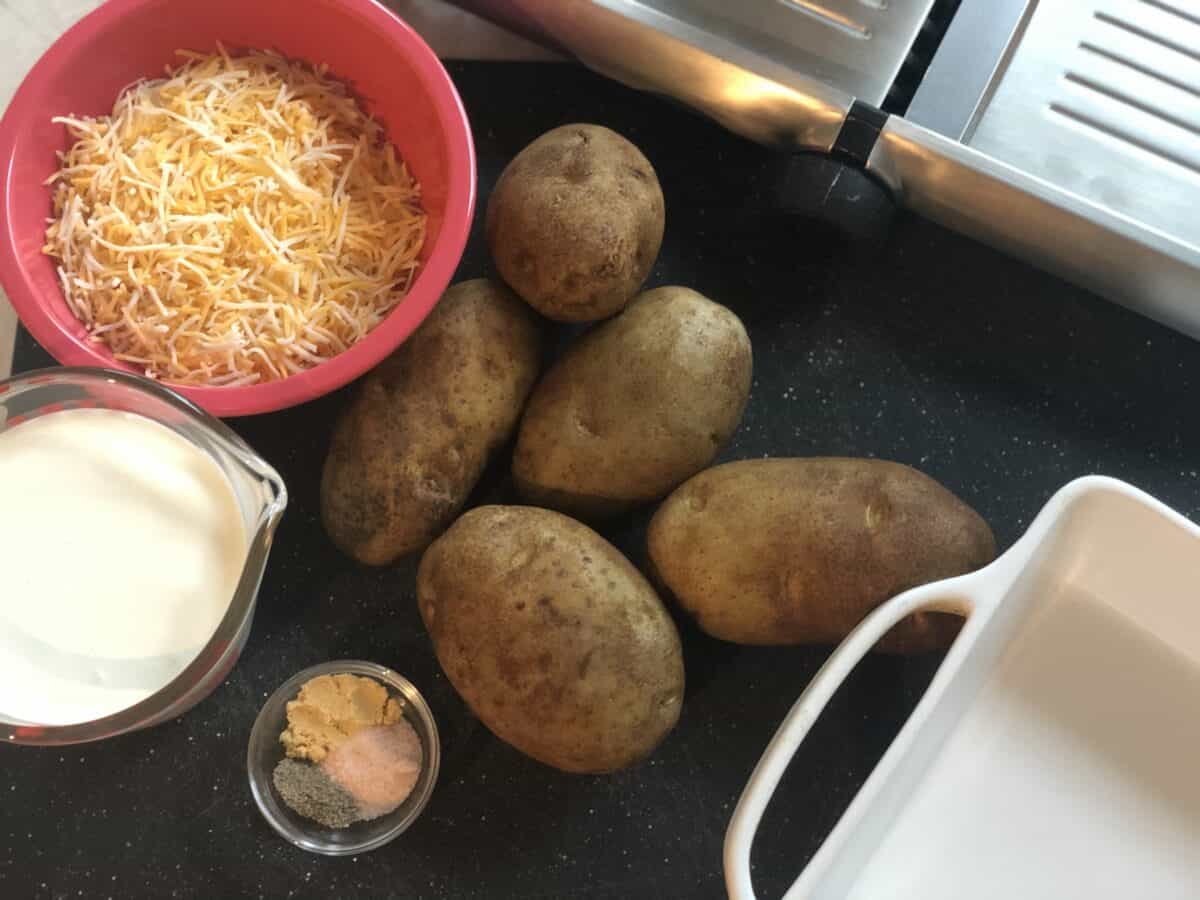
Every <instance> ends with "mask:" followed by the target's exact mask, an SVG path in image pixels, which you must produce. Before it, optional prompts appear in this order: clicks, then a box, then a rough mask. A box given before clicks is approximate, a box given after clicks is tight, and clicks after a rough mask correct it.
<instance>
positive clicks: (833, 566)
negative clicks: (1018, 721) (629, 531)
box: [647, 458, 995, 652]
mask: <svg viewBox="0 0 1200 900" xmlns="http://www.w3.org/2000/svg"><path fill="white" fill-rule="evenodd" d="M647 543H648V548H649V553H650V559H651V563H652V566H653V568H654V571H655V574H656V576H657V577H658V578H660V579H661V580H662V582H663V583H664V584H665V585H666V586H667V587H668V588H669V589H670V591H671V592H672V593H673V594H674V595H675V597H676V599H677V600H678V602H679V603H680V604H681V605H682V606H683V607H684V608H685V609H686V610H687V611H688V612H689V613H691V614H692V615H693V616H695V618H696V620H697V622H698V624H699V625H700V627H701V628H702V629H703V630H704V631H706V632H708V633H709V634H711V635H713V636H714V637H717V638H721V639H722V640H726V641H734V642H736V643H740V644H812V643H816V644H825V643H835V642H837V641H840V640H841V639H842V638H844V637H845V636H846V635H847V634H848V633H849V632H850V630H851V629H853V628H854V627H855V626H856V625H857V624H858V623H859V622H860V621H861V620H862V619H863V617H864V616H866V615H867V613H869V612H870V611H871V610H872V609H874V608H875V607H876V606H878V605H879V604H880V603H883V602H884V601H885V600H887V599H889V598H890V597H892V596H894V595H896V594H898V593H900V592H901V591H904V590H907V589H908V588H911V587H915V586H917V585H920V584H925V583H928V582H931V581H936V580H939V579H942V578H949V577H951V576H953V575H961V574H963V573H965V572H970V571H973V570H974V569H977V568H980V567H982V566H984V565H986V564H987V563H989V562H991V560H992V559H993V558H994V557H995V541H994V539H993V537H992V532H991V529H990V528H988V526H987V523H986V522H984V521H983V519H982V518H980V517H979V515H978V514H977V513H976V512H975V511H974V510H972V509H971V508H970V507H968V506H967V505H966V504H964V503H963V502H962V501H961V500H959V499H958V498H957V497H955V496H954V495H953V494H952V493H950V491H948V490H946V488H944V487H942V486H941V485H940V484H938V483H937V482H936V481H934V480H933V479H932V478H929V477H928V476H926V475H923V474H922V473H920V472H918V471H917V470H915V469H912V468H909V467H908V466H904V465H901V464H899V463H894V462H885V461H882V460H871V459H839V458H809V459H763V460H746V461H743V462H734V463H728V464H726V465H723V466H717V467H715V468H713V469H709V470H707V471H705V472H702V473H700V474H699V475H697V476H696V477H695V478H692V479H691V480H689V481H688V482H686V483H685V484H683V485H682V486H681V487H680V488H679V489H678V490H677V491H675V492H674V493H673V494H672V495H671V496H670V497H668V498H667V499H666V501H664V502H663V504H662V506H661V507H660V508H659V510H658V512H657V513H656V514H655V516H654V518H653V520H652V521H651V523H650V527H649V530H648V532H647ZM960 623H961V620H960V619H958V618H957V617H955V616H950V615H945V614H939V613H918V614H917V615H914V616H910V617H909V618H907V619H905V620H904V621H903V622H901V623H900V624H898V625H897V626H896V627H895V628H894V629H892V631H891V632H889V634H888V635H887V637H886V638H885V639H884V640H883V641H882V642H881V644H880V649H882V650H888V651H892V652H921V651H925V650H931V649H937V648H941V647H944V646H947V645H948V644H949V643H950V642H951V641H952V640H953V638H954V635H955V634H956V633H957V630H958V626H959V624H960Z"/></svg>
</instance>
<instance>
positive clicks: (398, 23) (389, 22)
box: [0, 0, 476, 417]
mask: <svg viewBox="0 0 1200 900" xmlns="http://www.w3.org/2000/svg"><path fill="white" fill-rule="evenodd" d="M161 2H162V0H108V2H106V3H104V4H103V5H102V6H100V7H99V8H98V9H96V10H95V11H93V12H91V13H89V14H88V15H87V16H85V17H84V18H82V19H80V20H79V21H78V22H77V23H76V24H75V25H73V26H72V27H71V28H70V29H68V30H67V31H66V32H65V33H64V34H63V35H62V37H60V38H59V39H58V40H57V41H55V42H54V44H53V45H51V47H50V49H48V50H47V51H46V52H45V53H44V54H42V56H41V58H40V59H38V61H37V62H36V63H35V64H34V66H33V68H32V69H30V70H29V72H28V73H27V74H26V76H25V78H24V80H23V81H22V82H21V85H20V87H18V88H17V92H16V93H15V94H14V95H13V98H12V101H11V102H10V103H9V106H8V110H7V111H6V112H5V113H4V116H3V117H2V118H0V153H2V154H3V158H2V159H0V282H2V283H3V285H4V287H5V289H6V292H7V294H8V298H9V300H10V301H11V302H12V305H13V308H14V309H15V310H16V311H17V315H18V316H19V317H20V319H21V323H22V324H23V325H24V326H25V327H26V328H27V329H28V330H29V333H30V334H32V335H33V337H34V339H35V340H36V341H37V342H38V343H39V344H41V345H42V347H44V348H45V349H46V350H47V351H48V352H49V353H50V355H51V356H53V357H54V358H55V359H56V360H57V361H58V362H59V363H60V364H62V365H66V366H103V367H105V368H110V369H111V368H116V369H121V370H124V371H130V372H135V373H136V374H139V375H140V374H143V373H141V372H139V371H138V370H137V369H136V368H134V367H131V366H127V365H125V364H124V363H120V362H117V361H116V360H114V359H113V358H112V357H111V356H110V355H107V354H106V353H104V352H103V351H100V350H96V349H92V348H91V347H89V346H87V345H86V344H84V343H82V342H81V339H80V338H79V337H76V336H75V335H72V334H69V333H67V332H66V331H65V330H64V329H63V327H62V326H61V325H60V324H59V323H58V322H57V321H56V320H55V319H54V318H53V317H52V316H50V314H49V313H48V312H47V311H46V308H45V306H44V303H43V301H42V300H41V299H40V298H39V295H38V293H37V291H35V290H34V289H33V287H32V286H31V285H30V283H29V280H28V279H27V278H26V276H25V271H24V267H23V266H22V264H21V261H20V259H19V258H18V256H17V254H16V252H15V250H14V247H15V245H16V238H15V235H14V234H13V232H12V224H11V221H10V219H9V217H8V216H7V215H3V213H4V212H5V211H7V209H8V206H9V202H10V200H9V188H10V184H11V180H12V165H13V156H12V152H11V148H12V147H13V143H14V141H15V138H16V134H17V132H18V131H19V130H20V129H21V127H22V123H23V122H25V121H27V120H28V118H29V116H31V115H42V114H44V113H45V111H44V110H41V109H31V108H29V107H31V106H36V105H37V104H36V101H35V97H34V91H35V86H36V84H37V83H38V82H39V81H40V79H41V77H42V76H43V74H44V73H45V72H46V71H47V70H49V69H52V68H54V67H56V66H58V65H60V64H62V63H63V62H64V61H65V60H68V59H70V58H71V56H72V54H74V53H75V52H76V50H77V49H78V45H79V44H81V43H83V42H84V41H85V40H86V39H87V38H89V37H90V36H91V34H92V33H94V32H95V31H98V30H100V29H101V28H103V27H105V26H108V25H110V24H113V23H115V22H117V21H118V20H120V19H121V18H122V17H123V16H125V15H126V14H128V13H129V12H131V11H133V10H135V9H138V8H139V7H142V6H148V5H152V4H156V3H161ZM338 2H339V4H340V5H341V6H343V7H345V8H346V9H347V11H349V12H352V13H355V14H357V15H360V16H361V17H363V18H364V19H365V20H366V23H367V25H368V26H369V27H374V28H377V29H379V30H381V31H383V32H385V33H386V34H388V35H389V36H390V37H391V38H393V39H394V40H395V41H396V42H397V44H398V45H399V46H398V48H397V51H398V52H400V53H403V54H405V55H406V57H407V58H408V60H409V62H410V63H411V64H412V65H413V68H414V69H415V70H416V72H417V74H418V77H419V79H420V81H421V83H422V85H423V87H424V89H425V90H426V91H427V92H428V94H429V97H430V99H431V100H432V102H433V105H434V107H435V109H436V110H437V114H438V117H439V118H440V119H441V120H442V121H443V123H444V124H445V127H446V131H447V133H448V135H449V137H450V140H449V148H448V152H447V171H448V173H449V174H448V179H447V185H446V208H445V214H444V216H443V222H442V227H441V231H440V232H439V234H438V237H437V241H436V243H435V244H434V247H433V250H432V252H431V253H430V255H429V258H428V259H427V260H426V261H425V263H424V265H422V267H421V270H420V272H419V273H418V275H417V280H416V282H415V283H414V284H413V287H412V288H411V289H410V290H409V292H408V295H407V296H405V298H404V299H403V300H402V301H401V302H400V304H399V305H398V306H397V307H396V309H395V310H393V311H392V312H391V313H390V314H389V315H388V317H387V318H386V319H384V321H382V322H381V323H379V325H377V326H375V328H374V329H373V330H372V331H371V332H370V334H368V335H367V336H366V337H365V338H363V339H362V340H361V341H359V342H358V343H356V344H354V345H353V346H351V347H349V348H348V349H346V350H344V351H343V352H341V353H339V354H338V355H337V356H334V357H331V358H330V359H329V360H328V361H326V362H323V363H321V364H320V365H318V366H315V367H314V368H312V369H307V370H305V371H304V372H301V373H299V374H296V375H289V376H288V377H287V378H284V379H282V380H280V381H272V382H268V383H266V384H255V385H245V386H238V387H205V386H191V385H182V384H174V383H172V382H169V381H165V380H164V381H160V382H159V383H160V384H162V385H164V386H165V387H168V388H170V389H171V390H173V391H175V392H177V393H179V394H181V395H182V396H184V397H186V398H187V399H189V400H191V401H192V402H193V403H195V404H196V405H198V406H200V407H202V408H203V409H204V410H206V411H207V412H209V413H211V414H212V415H215V416H220V417H226V416H245V415H257V414H259V413H267V412H273V411H275V410H280V409H286V408H288V407H290V406H296V405H298V404H301V403H306V402H308V401H310V400H315V399H316V398H318V397H321V396H323V395H325V394H328V393H330V392H331V391H334V390H336V389H337V388H340V387H342V386H343V385H345V384H348V383H349V382H351V381H353V380H354V379H355V378H358V377H359V376H360V375H363V374H365V373H366V372H368V371H369V370H371V369H373V368H374V367H375V366H377V365H378V364H379V363H380V362H382V361H383V360H384V358H385V357H386V356H388V354H390V353H391V352H392V351H393V350H395V349H396V348H397V347H398V346H400V344H402V343H403V342H404V341H405V340H406V339H407V338H408V336H409V335H410V334H412V332H413V331H415V330H416V328H417V326H418V325H420V324H421V322H422V321H424V319H425V317H426V316H427V315H428V314H429V312H430V311H431V310H432V309H433V307H434V306H435V305H436V304H437V301H438V300H439V299H440V298H441V295H442V292H443V291H445V289H446V287H447V286H448V285H449V284H450V280H451V279H452V278H453V277H454V272H455V270H456V269H457V268H458V264H459V262H460V260H461V259H462V254H463V251H464V250H465V248H466V245H467V238H468V236H469V234H470V231H471V222H472V219H473V217H474V213H475V191H476V172H475V143H474V140H473V138H472V135H471V125H470V121H469V120H468V118H467V112H466V109H465V108H464V107H463V104H462V99H461V98H460V97H459V95H458V91H457V89H456V88H455V87H454V82H453V81H451V79H450V75H449V73H448V72H447V71H446V69H445V67H444V66H443V65H442V63H441V61H440V60H439V59H438V58H437V55H436V54H435V53H434V52H433V50H432V48H430V46H429V45H428V44H426V43H425V41H424V39H423V38H422V37H421V36H420V35H419V34H417V32H416V31H414V30H413V28H412V27H411V26H410V25H409V24H408V23H406V22H405V21H404V20H402V19H401V18H400V17H399V16H397V15H396V14H395V13H393V12H392V11H391V10H389V9H387V8H386V7H384V6H382V5H380V4H379V3H378V2H376V0H338ZM82 340H86V338H84V339H82Z"/></svg>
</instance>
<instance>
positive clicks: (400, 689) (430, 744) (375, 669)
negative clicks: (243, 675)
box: [246, 659, 441, 856]
mask: <svg viewBox="0 0 1200 900" xmlns="http://www.w3.org/2000/svg"><path fill="white" fill-rule="evenodd" d="M341 674H349V675H364V676H366V677H368V678H374V679H375V680H376V681H378V682H380V683H381V684H383V685H384V686H385V687H387V689H388V690H389V691H390V692H391V693H392V694H393V695H394V696H395V697H396V698H397V699H398V700H400V701H401V704H402V707H403V713H404V718H405V719H407V720H408V723H409V724H410V725H412V727H413V729H414V730H415V731H416V732H417V736H418V737H419V738H420V739H421V751H422V756H423V759H422V763H421V774H420V775H419V776H417V783H416V785H415V786H414V787H413V790H412V793H411V794H409V795H408V798H407V799H406V800H405V801H404V802H403V803H401V804H400V806H399V807H397V808H396V809H395V810H393V811H392V812H390V813H388V814H387V815H384V816H380V817H379V818H377V819H372V820H371V821H369V822H355V823H354V824H353V825H351V826H350V827H349V828H326V827H325V826H324V825H320V824H318V823H317V822H314V821H312V820H311V819H307V818H305V817H304V816H301V815H299V814H298V813H296V812H293V811H292V809H291V807H289V806H288V805H287V804H286V803H284V802H283V800H282V798H280V796H279V792H278V791H277V790H276V789H275V784H274V781H273V780H272V777H271V776H272V774H273V773H274V771H275V766H276V765H278V764H279V761H280V760H281V759H283V756H284V753H283V746H282V745H281V744H280V743H279V734H280V732H282V731H283V730H284V728H285V727H286V726H287V705H288V703H289V702H290V701H292V700H295V699H296V695H297V694H299V693H300V688H301V687H302V686H303V685H304V684H305V682H307V681H309V680H310V679H312V678H316V677H317V676H318V675H341ZM440 765H441V745H440V743H439V741H438V730H437V723H435V722H434V721H433V713H432V712H430V710H429V704H427V703H426V702H425V698H424V697H422V696H421V692H420V691H418V690H417V689H416V688H415V687H414V686H413V684H412V682H410V681H409V680H408V679H407V678H404V677H402V676H400V675H397V674H396V673H395V672H393V671H392V670H391V669H388V668H385V667H383V666H380V665H376V664H375V663H370V662H363V661H361V660H354V659H339V660H334V661H332V662H327V663H322V664H321V665H319V666H313V667H312V668H309V669H305V670H304V671H303V672H298V673H297V674H295V675H293V676H292V677H291V678H289V679H288V680H287V681H285V682H284V683H283V684H282V685H280V687H279V689H278V690H277V691H275V693H274V694H272V695H271V697H270V699H268V700H267V702H266V704H265V705H264V706H263V708H262V710H261V711H260V712H259V714H258V718H257V719H255V720H254V728H253V730H251V732H250V746H249V749H248V750H247V753H246V772H247V774H248V775H249V778H250V793H252V794H253V795H254V802H255V803H257V804H258V809H259V811H260V812H261V813H262V814H263V818H265V819H266V820H267V822H268V824H270V826H271V827H272V828H274V829H275V830H276V831H277V832H279V833H280V834H281V835H283V837H285V838H287V840H289V841H291V842H292V843H293V844H295V845H296V846H297V847H300V848H301V849H303V850H308V851H310V852H312V853H321V854H324V855H325V856H353V855H355V854H358V853H366V852H367V851H368V850H374V849H375V848H376V847H382V846H383V845H384V844H386V843H388V842H389V841H391V840H392V839H394V838H395V837H396V836H397V835H399V834H400V833H402V832H403V831H405V830H406V829H407V828H408V827H409V826H410V825H412V823H413V822H415V821H416V820H417V817H418V816H419V815H421V811H422V810H423V809H424V808H425V804H426V803H428V802H429V796H430V795H431V794H432V793H433V786H434V783H435V782H436V781H437V776H438V768H439V767H440Z"/></svg>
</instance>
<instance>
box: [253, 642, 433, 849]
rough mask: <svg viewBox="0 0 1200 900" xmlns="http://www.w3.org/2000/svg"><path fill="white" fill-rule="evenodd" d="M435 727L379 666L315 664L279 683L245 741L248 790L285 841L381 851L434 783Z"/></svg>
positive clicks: (418, 700) (404, 684)
mask: <svg viewBox="0 0 1200 900" xmlns="http://www.w3.org/2000/svg"><path fill="white" fill-rule="evenodd" d="M439 756H440V750H439V746H438V738H437V726H436V725H435V724H434V721H433V716H432V714H431V713H430V711H429V707H428V705H426V703H425V701H424V699H423V698H422V697H421V695H420V693H419V692H418V691H417V689H416V688H415V687H413V685H412V684H411V683H410V682H409V681H407V680H406V679H404V678H402V677H401V676H399V675H397V674H396V673H395V672H392V671H391V670H390V669H386V668H384V667H383V666H377V665H375V664H374V663H367V662H357V661H338V662H331V663H325V664H323V665H320V666H315V667H313V668H311V669H306V670H305V671H303V672H300V673H299V674H297V675H295V676H294V677H292V678H290V679H289V680H288V681H287V682H285V683H284V684H283V685H282V686H281V687H280V688H279V690H277V691H276V692H275V694H274V695H272V696H271V698H270V699H269V700H268V701H267V703H266V705H265V706H264V707H263V709H262V711H261V712H260V713H259V716H258V719H257V720H256V721H255V723H254V729H253V731H252V733H251V735H250V747H249V751H248V755H247V770H248V773H249V777H250V789H251V792H252V793H253V794H254V798H255V801H256V802H257V803H258V807H259V809H260V810H261V811H262V813H263V816H264V817H265V818H266V819H267V821H268V822H269V823H270V824H271V826H272V827H273V828H275V830H276V831H278V832H279V833H280V834H281V835H283V836H284V837H285V838H287V839H288V840H289V841H291V842H292V843H294V844H296V845H297V846H299V847H302V848H304V849H306V850H310V851H312V852H315V853H324V854H328V855H346V854H352V853H361V852H365V851H366V850H371V849H374V848H375V847H379V846H382V845H383V844H385V843H387V842H388V841H390V840H392V839H393V838H394V837H396V835H398V834H400V833H401V832H402V831H404V830H405V829H406V828H407V827H408V826H409V825H411V824H412V822H413V821H414V820H415V819H416V818H417V816H418V815H419V814H420V812H421V810H422V809H423V808H424V806H425V803H426V802H427V801H428V799H429V795H430V793H431V792H432V790H433V784H434V782H435V781H436V779H437V769H438V764H439Z"/></svg>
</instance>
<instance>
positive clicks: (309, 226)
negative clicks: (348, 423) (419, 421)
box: [44, 48, 426, 385]
mask: <svg viewBox="0 0 1200 900" xmlns="http://www.w3.org/2000/svg"><path fill="white" fill-rule="evenodd" d="M179 56H181V57H182V58H183V59H184V62H183V64H182V65H181V66H179V67H178V68H176V69H174V70H168V72H167V77H166V78H163V79H157V80H153V81H142V82H138V83H137V84H134V85H132V86H131V87H129V88H127V89H126V90H125V91H123V92H122V93H121V95H120V96H119V97H118V98H117V101H116V105H115V106H114V107H113V111H112V114H111V115H109V116H102V117H97V118H94V119H93V118H73V117H59V118H56V119H55V120H54V121H56V122H61V123H63V124H65V125H66V126H67V128H68V129H69V131H70V134H71V136H72V138H73V140H74V143H73V144H72V146H71V148H70V149H69V150H67V151H66V152H65V153H62V154H60V163H61V165H60V168H59V171H58V172H57V173H56V174H55V175H54V176H52V177H51V178H50V180H49V181H48V182H47V183H48V184H51V185H53V186H54V217H53V218H52V219H50V220H49V225H48V228H47V231H46V245H45V248H44V252H46V253H47V254H50V255H52V256H55V257H57V259H58V276H59V281H60V283H61V285H62V289H63V293H64V294H65V296H66V300H67V303H68V304H69V305H70V307H71V309H72V311H73V312H74V313H75V315H77V316H78V317H79V318H80V320H81V321H82V322H83V323H84V325H85V326H86V327H87V329H88V332H89V334H90V336H91V338H92V339H93V340H96V341H102V342H103V343H105V344H107V345H108V346H109V347H110V348H111V350H112V352H113V355H114V357H115V358H117V359H119V360H123V361H125V362H129V363H131V364H134V365H137V366H140V367H143V368H144V369H145V371H146V374H147V375H150V376H152V377H158V378H162V379H165V380H168V381H172V382H177V383H181V384H211V385H238V384H254V383H257V382H265V381H271V380H275V379H280V378H286V377H287V376H288V375H291V374H294V373H296V372H300V371H303V370H305V369H307V368H310V367H312V366H315V365H318V364H320V363H321V362H323V361H324V360H326V359H329V358H330V357H332V356H334V355H336V354H338V353H340V352H342V351H343V350H345V349H346V348H347V347H349V346H351V345H352V344H354V343H355V342H356V341H358V340H360V339H361V338H362V337H363V336H364V335H366V334H367V333H368V332H370V330H371V329H372V328H374V327H375V326H376V325H378V324H379V323H380V322H381V321H383V319H384V318H385V317H386V316H387V314H388V313H389V312H391V311H392V309H393V308H394V307H395V306H396V304H397V303H399V302H400V300H401V299H402V298H403V297H404V295H405V294H406V293H407V291H408V289H409V287H410V285H411V284H412V281H413V278H414V276H415V274H416V271H417V267H418V261H417V255H418V253H419V252H420V250H421V246H422V244H423V243H424V240H425V230H426V216H425V213H424V212H423V210H422V209H421V204H420V189H419V186H418V185H417V183H416V181H415V180H414V179H413V177H412V176H411V175H410V174H409V172H408V170H407V168H406V166H405V165H404V163H403V162H402V161H401V160H400V159H398V158H397V156H396V151H395V149H394V148H393V146H392V145H391V144H390V143H388V142H387V141H386V140H385V138H384V134H383V130H382V128H381V126H380V125H379V123H378V122H376V121H375V120H374V119H371V118H370V117H368V116H367V115H366V113H364V112H363V110H362V109H361V107H360V106H359V104H358V103H357V101H356V100H355V99H354V98H353V97H352V96H350V94H349V93H348V91H347V89H346V87H345V86H344V85H343V84H342V83H340V82H338V81H336V80H335V79H333V78H332V77H330V76H329V75H328V73H327V71H326V69H325V68H324V67H323V66H321V67H316V68H314V67H311V66H308V65H305V64H303V63H296V62H291V61H289V60H287V59H285V58H283V57H282V56H279V55H278V54H275V53H271V52H265V51H264V52H251V53H248V54H245V55H239V56H236V57H235V56H230V55H229V54H228V53H226V52H225V50H224V48H221V49H220V52H218V53H217V54H215V55H202V54H197V53H192V52H188V51H179Z"/></svg>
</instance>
